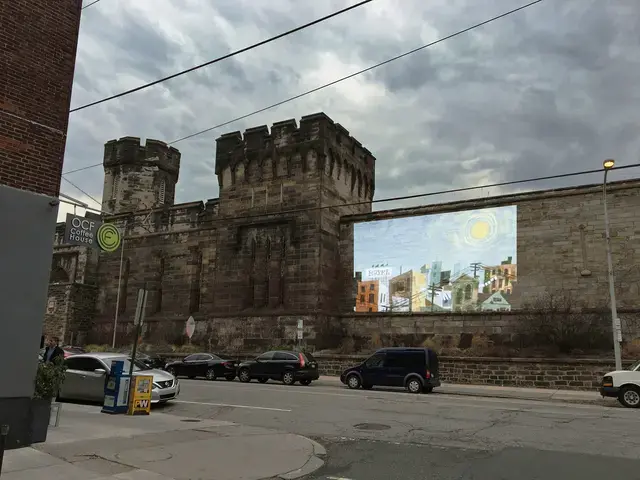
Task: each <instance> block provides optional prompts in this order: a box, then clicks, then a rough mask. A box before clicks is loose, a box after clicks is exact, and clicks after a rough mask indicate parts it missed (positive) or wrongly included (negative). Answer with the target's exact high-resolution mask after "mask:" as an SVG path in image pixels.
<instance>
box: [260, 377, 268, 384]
mask: <svg viewBox="0 0 640 480" xmlns="http://www.w3.org/2000/svg"><path fill="white" fill-rule="evenodd" d="M258 381H259V382H260V383H267V382H268V381H269V379H268V378H259V379H258Z"/></svg>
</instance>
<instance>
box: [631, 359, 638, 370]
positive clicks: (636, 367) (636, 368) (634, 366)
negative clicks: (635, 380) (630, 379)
mask: <svg viewBox="0 0 640 480" xmlns="http://www.w3.org/2000/svg"><path fill="white" fill-rule="evenodd" d="M639 369H640V360H638V361H637V362H636V363H634V364H633V365H631V366H630V367H629V370H631V371H632V372H633V371H635V370H639Z"/></svg>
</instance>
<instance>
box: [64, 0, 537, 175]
mask: <svg viewBox="0 0 640 480" xmlns="http://www.w3.org/2000/svg"><path fill="white" fill-rule="evenodd" d="M542 1H543V0H536V1H534V2H531V3H528V4H526V5H523V6H521V7H518V8H516V9H514V10H509V11H508V12H505V13H503V14H501V15H498V16H496V17H493V18H490V19H489V20H485V21H484V22H480V23H476V24H475V25H472V26H470V27H468V28H465V29H464V30H459V31H457V32H455V33H453V34H451V35H447V36H446V37H442V38H440V39H438V40H435V41H433V42H431V43H427V44H426V45H422V46H421V47H418V48H414V49H413V50H409V51H408V52H405V53H403V54H401V55H397V56H395V57H393V58H390V59H388V60H385V61H383V62H380V63H377V64H375V65H372V66H371V67H368V68H365V69H364V70H360V71H358V72H355V73H352V74H350V75H347V76H346V77H342V78H339V79H337V80H334V81H332V82H330V83H326V84H324V85H321V86H319V87H316V88H313V89H311V90H308V91H306V92H303V93H300V94H298V95H296V96H294V97H289V98H287V99H285V100H281V101H280V102H277V103H274V104H272V105H269V106H268V107H264V108H261V109H259V110H255V111H253V112H251V113H247V114H245V115H242V116H240V117H236V118H234V119H233V120H229V121H227V122H224V123H220V124H218V125H214V126H213V127H209V128H206V129H204V130H200V131H199V132H196V133H192V134H190V135H187V136H185V137H181V138H178V139H177V140H173V141H172V142H169V143H168V144H167V145H173V144H174V143H178V142H182V141H183V140H187V139H189V138H192V137H196V136H198V135H202V134H203V133H207V132H210V131H212V130H216V129H218V128H221V127H225V126H227V125H229V124H230V123H234V122H237V121H240V120H244V119H245V118H249V117H252V116H253V115H257V114H258V113H262V112H265V111H267V110H271V109H272V108H275V107H279V106H280V105H284V104H285V103H289V102H292V101H294V100H297V99H299V98H302V97H305V96H307V95H310V94H312V93H315V92H317V91H319V90H323V89H325V88H327V87H331V86H333V85H336V84H337V83H340V82H344V81H345V80H349V79H350V78H353V77H356V76H358V75H362V74H363V73H366V72H369V71H371V70H373V69H375V68H378V67H381V66H383V65H386V64H388V63H391V62H394V61H396V60H399V59H401V58H404V57H406V56H408V55H411V54H414V53H416V52H419V51H420V50H424V49H425V48H429V47H431V46H433V45H436V44H438V43H441V42H444V41H446V40H449V39H451V38H453V37H456V36H458V35H462V34H463V33H467V32H469V31H470V30H473V29H476V28H479V27H481V26H483V25H486V24H488V23H491V22H494V21H496V20H499V19H501V18H503V17H506V16H508V15H511V14H513V13H516V12H518V11H520V10H524V9H525V8H528V7H531V6H533V5H535V4H537V3H540V2H542ZM100 165H102V163H96V164H93V165H89V166H86V167H82V168H76V169H74V170H69V171H68V172H64V173H63V175H69V174H70V173H76V172H81V171H83V170H88V169H90V168H95V167H99V166H100Z"/></svg>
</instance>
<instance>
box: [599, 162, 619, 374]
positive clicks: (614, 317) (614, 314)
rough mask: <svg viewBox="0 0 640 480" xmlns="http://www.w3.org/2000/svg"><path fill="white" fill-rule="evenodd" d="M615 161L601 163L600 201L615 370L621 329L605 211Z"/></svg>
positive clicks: (617, 367)
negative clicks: (608, 178)
mask: <svg viewBox="0 0 640 480" xmlns="http://www.w3.org/2000/svg"><path fill="white" fill-rule="evenodd" d="M615 163H616V162H615V161H614V160H612V159H607V160H605V161H604V162H603V163H602V166H603V167H604V181H603V182H602V203H603V205H604V235H605V240H606V245H607V268H608V273H609V297H610V299H611V326H612V329H613V352H614V355H615V358H616V370H622V357H621V354H620V342H621V341H622V330H621V328H620V319H619V318H618V311H617V309H616V291H615V284H614V279H613V262H612V260H611V236H610V235H609V215H608V213H607V173H609V170H611V169H612V168H613V166H614V165H615Z"/></svg>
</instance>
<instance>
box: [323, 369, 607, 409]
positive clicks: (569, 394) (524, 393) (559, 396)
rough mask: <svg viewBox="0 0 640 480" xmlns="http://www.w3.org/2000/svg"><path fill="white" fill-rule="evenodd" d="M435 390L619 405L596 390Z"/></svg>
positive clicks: (333, 380) (333, 381)
mask: <svg viewBox="0 0 640 480" xmlns="http://www.w3.org/2000/svg"><path fill="white" fill-rule="evenodd" d="M317 383H318V385H326V386H342V383H341V382H340V378H338V377H329V376H322V377H320V380H319V381H318V382H317ZM345 388H346V387H345ZM433 392H434V394H445V395H463V396H470V397H490V398H515V399H521V400H540V401H547V402H568V403H587V404H594V405H606V406H617V402H616V400H615V399H612V398H605V399H603V398H602V397H601V396H600V393H599V392H597V391H595V390H592V391H588V390H558V389H548V388H522V387H498V386H493V385H462V384H451V383H446V384H442V385H441V386H440V387H438V388H436V389H435V390H434V391H433Z"/></svg>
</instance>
